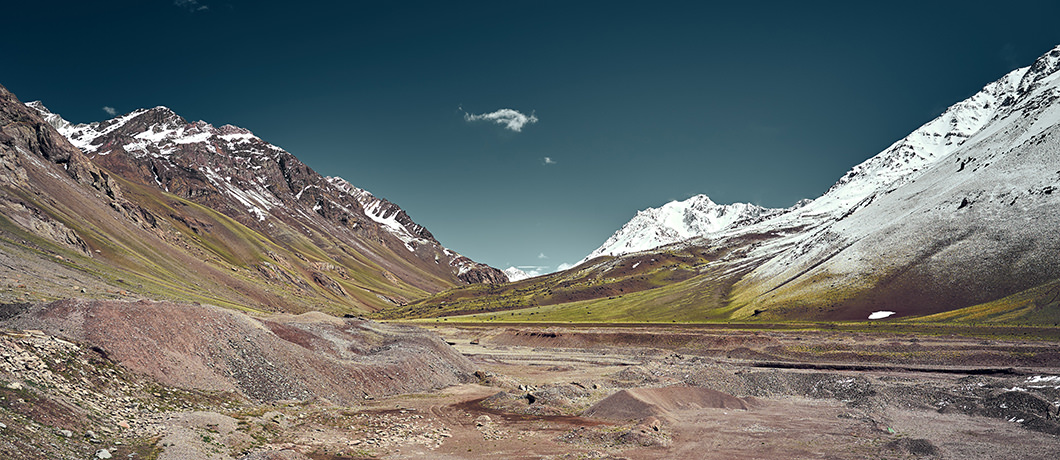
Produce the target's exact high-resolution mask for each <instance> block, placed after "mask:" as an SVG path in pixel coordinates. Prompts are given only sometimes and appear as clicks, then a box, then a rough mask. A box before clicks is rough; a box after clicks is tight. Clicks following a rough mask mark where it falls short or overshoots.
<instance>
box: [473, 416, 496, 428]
mask: <svg viewBox="0 0 1060 460" xmlns="http://www.w3.org/2000/svg"><path fill="white" fill-rule="evenodd" d="M492 422H493V419H491V418H490V416H488V415H480V416H478V418H476V419H475V426H486V425H489V424H490V423H492Z"/></svg>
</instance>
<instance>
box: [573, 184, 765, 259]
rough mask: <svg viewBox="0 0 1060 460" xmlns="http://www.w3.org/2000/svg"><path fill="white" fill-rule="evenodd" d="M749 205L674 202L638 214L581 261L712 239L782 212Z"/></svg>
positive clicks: (693, 200) (702, 198)
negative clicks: (705, 238) (702, 238)
mask: <svg viewBox="0 0 1060 460" xmlns="http://www.w3.org/2000/svg"><path fill="white" fill-rule="evenodd" d="M780 211H781V210H779V209H769V208H763V207H761V206H756V205H753V204H747V203H734V204H730V205H719V204H716V203H714V202H713V201H711V200H710V198H708V197H707V196H706V195H696V196H693V197H692V198H689V199H687V200H684V201H671V202H669V203H666V204H664V205H662V206H661V207H658V208H648V209H645V210H643V211H639V212H637V215H636V216H634V217H633V219H631V220H630V221H629V222H627V223H626V224H625V225H623V226H622V228H621V229H619V230H618V231H617V232H615V234H614V235H611V237H610V238H608V239H607V241H605V242H604V244H602V245H600V247H599V248H597V249H596V250H595V251H593V252H592V253H590V254H589V255H588V256H586V257H585V258H584V259H582V260H581V262H579V263H582V262H585V261H588V260H590V259H593V258H596V257H599V256H605V255H606V256H618V255H622V254H629V253H631V252H638V251H645V250H648V249H653V248H657V247H659V246H663V245H667V244H670V243H676V242H678V241H684V240H687V239H689V238H692V237H696V236H709V235H711V234H715V233H719V232H722V231H725V230H727V229H731V228H735V227H739V226H742V225H747V224H748V223H750V222H754V221H755V220H757V219H759V218H762V217H765V216H769V215H771V214H775V213H777V212H780Z"/></svg>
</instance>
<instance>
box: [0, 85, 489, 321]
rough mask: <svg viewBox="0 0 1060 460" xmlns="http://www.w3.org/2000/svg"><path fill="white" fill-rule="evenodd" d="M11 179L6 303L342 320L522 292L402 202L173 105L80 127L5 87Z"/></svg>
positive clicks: (4, 202) (0, 174)
mask: <svg viewBox="0 0 1060 460" xmlns="http://www.w3.org/2000/svg"><path fill="white" fill-rule="evenodd" d="M56 128H58V130H61V131H62V133H65V134H66V135H67V136H69V139H67V138H66V137H65V136H63V135H62V134H60V132H59V131H57V129H56ZM71 142H72V143H71ZM78 147H81V148H83V149H84V151H82V149H81V148H78ZM0 166H3V167H2V168H0V211H2V217H3V219H0V223H2V224H3V225H0V259H2V260H3V261H4V263H5V266H6V267H8V268H7V269H5V270H2V271H0V276H2V277H3V281H4V284H6V288H7V289H6V290H5V291H2V292H0V300H3V299H7V300H9V301H11V300H16V299H17V300H24V299H35V300H47V299H56V298H68V297H73V296H80V297H95V298H101V297H102V298H115V297H141V298H150V299H173V300H189V301H203V302H208V303H213V304H217V305H224V306H233V307H249V308H254V309H259V310H273V311H289V312H302V311H306V310H327V311H331V312H335V313H342V312H350V311H362V312H363V311H372V310H376V309H378V308H381V307H384V306H392V305H395V304H401V303H405V302H407V301H410V300H413V299H416V298H419V297H423V296H425V295H427V294H429V293H432V292H437V291H440V290H443V289H446V288H449V287H452V286H456V285H460V284H465V283H480V282H483V283H492V282H502V281H506V280H507V278H506V277H505V275H504V274H503V272H501V271H499V270H496V269H494V268H492V267H488V266H485V265H482V264H478V263H475V262H474V261H471V260H470V259H468V258H466V257H463V256H461V255H459V254H457V253H455V252H453V251H451V250H449V249H446V248H444V247H443V246H441V244H439V243H438V242H437V240H435V239H434V237H433V236H432V235H431V234H430V232H429V231H428V230H427V229H425V228H423V227H422V226H420V225H417V224H416V223H415V222H413V221H412V220H411V219H410V218H409V217H408V215H407V214H406V213H405V212H404V211H402V210H401V209H400V208H399V207H398V206H396V205H394V204H393V203H390V202H388V201H386V200H384V199H381V198H378V197H375V196H373V195H372V194H371V193H368V192H366V191H364V190H361V189H358V188H356V187H353V186H352V185H350V184H348V183H346V182H345V181H343V180H341V179H338V178H325V177H323V176H320V175H319V174H317V173H316V172H314V171H312V170H311V169H310V168H308V167H307V166H305V165H304V164H302V163H301V162H299V161H298V160H297V158H295V157H294V156H293V155H291V154H290V153H288V152H286V151H283V150H282V149H279V148H277V147H275V146H272V145H270V144H268V143H266V142H264V141H262V140H261V139H259V138H257V137H256V136H254V135H253V134H251V133H250V132H248V131H246V130H243V129H240V128H236V127H234V126H228V125H226V126H222V127H220V128H215V127H213V126H211V125H209V124H207V123H204V122H195V123H188V122H186V121H185V120H183V119H182V118H180V117H179V116H177V115H176V114H174V113H173V112H172V111H169V110H168V109H165V108H162V107H157V108H154V109H149V110H138V111H135V112H133V113H130V114H127V115H124V116H121V117H117V118H115V119H113V120H108V121H106V122H101V123H93V124H89V125H71V124H69V123H67V122H65V121H64V120H63V119H62V118H61V117H59V116H58V115H55V114H52V113H50V112H48V111H47V109H45V108H44V106H43V105H42V104H40V103H31V104H30V105H29V106H28V107H27V106H26V105H23V104H21V103H20V102H19V101H18V100H17V99H16V98H15V96H14V95H12V94H11V93H9V92H7V91H6V89H3V88H2V87H0Z"/></svg>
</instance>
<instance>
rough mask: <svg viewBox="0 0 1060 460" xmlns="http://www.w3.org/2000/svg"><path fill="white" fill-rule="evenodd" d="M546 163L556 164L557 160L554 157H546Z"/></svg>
mask: <svg viewBox="0 0 1060 460" xmlns="http://www.w3.org/2000/svg"><path fill="white" fill-rule="evenodd" d="M545 164H546V165H554V164H556V160H553V159H552V157H545Z"/></svg>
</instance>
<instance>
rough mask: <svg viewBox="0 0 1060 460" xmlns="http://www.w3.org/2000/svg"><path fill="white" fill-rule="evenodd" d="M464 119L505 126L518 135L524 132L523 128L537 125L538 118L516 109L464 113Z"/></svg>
mask: <svg viewBox="0 0 1060 460" xmlns="http://www.w3.org/2000/svg"><path fill="white" fill-rule="evenodd" d="M464 119H465V120H467V121H469V122H471V121H480V120H485V121H492V122H494V123H497V124H498V125H504V129H507V130H509V131H515V132H517V133H519V132H522V131H523V126H526V125H530V124H534V123H537V116H536V115H534V113H533V112H531V113H530V115H526V114H524V113H522V112H520V111H518V110H514V109H500V110H497V111H494V112H490V113H480V114H477V115H475V114H470V113H467V112H464Z"/></svg>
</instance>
